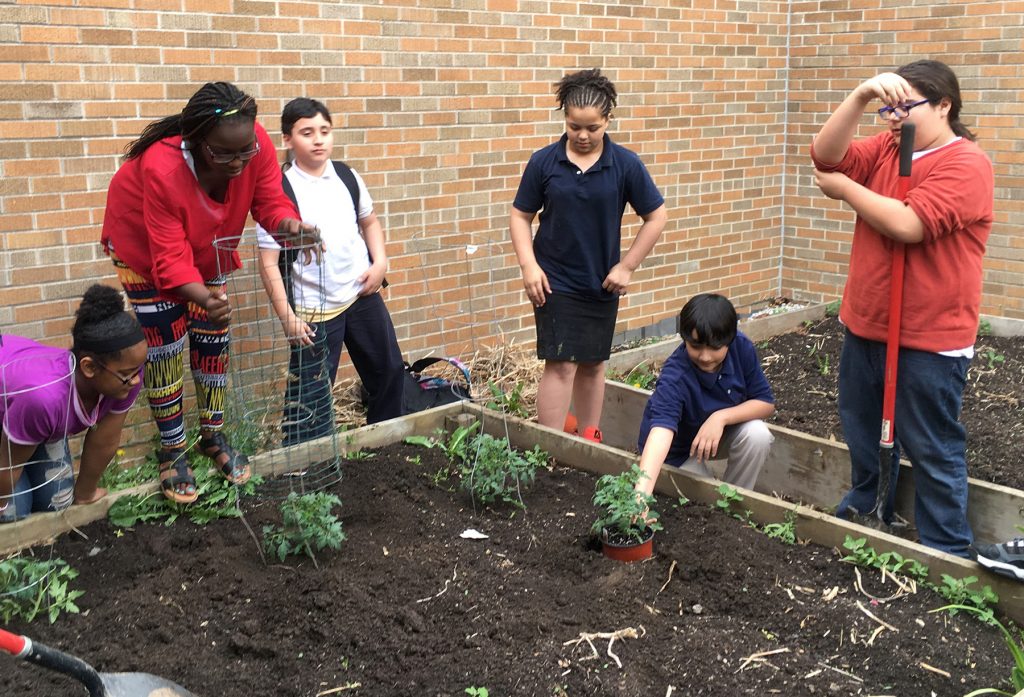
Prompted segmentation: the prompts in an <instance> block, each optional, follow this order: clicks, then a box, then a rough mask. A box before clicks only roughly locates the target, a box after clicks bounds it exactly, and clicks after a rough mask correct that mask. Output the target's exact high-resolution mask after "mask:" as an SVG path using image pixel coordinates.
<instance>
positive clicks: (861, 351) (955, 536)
mask: <svg viewBox="0 0 1024 697" xmlns="http://www.w3.org/2000/svg"><path fill="white" fill-rule="evenodd" d="M969 363H970V359H968V358H964V357H956V358H954V357H950V356H940V355H939V354H937V353H928V352H926V351H914V350H910V349H903V348H901V349H900V354H899V365H898V368H897V374H896V415H895V441H896V442H895V447H894V448H893V449H892V450H893V452H892V459H891V462H890V466H891V467H892V488H891V491H890V496H889V500H888V501H887V502H886V504H885V508H884V509H883V514H884V517H885V519H886V520H891V519H892V511H893V506H894V501H895V494H896V478H897V476H898V474H899V457H900V450H902V451H903V452H904V453H906V456H907V458H908V459H909V460H910V462H911V464H912V465H913V469H912V472H913V475H914V490H915V491H914V522H915V525H916V526H917V532H918V536H919V537H920V539H921V543H922V544H924V545H927V546H929V547H933V548H935V549H938V550H942V551H943V552H949V553H950V554H955V555H957V556H960V557H968V556H969V555H968V546H969V545H970V544H971V542H973V539H974V537H973V534H972V533H971V526H970V524H969V523H968V522H967V460H966V449H967V432H966V430H965V429H964V426H963V424H961V423H960V406H961V403H962V401H963V392H964V385H965V384H966V381H967V366H968V364H969ZM884 384H885V344H884V343H882V342H878V341H868V340H866V339H862V338H860V337H858V336H856V335H854V334H852V333H851V332H850V331H849V330H847V332H846V337H845V339H844V341H843V352H842V357H841V359H840V363H839V418H840V421H841V423H842V426H843V435H844V437H845V439H846V444H847V445H848V446H849V448H850V463H851V479H852V485H853V487H852V488H851V489H850V491H849V493H847V494H846V496H844V497H843V500H842V501H841V502H840V503H839V506H838V508H837V509H836V515H838V516H840V517H846V515H847V509H848V508H852V509H854V510H855V511H857V512H860V513H867V512H868V511H870V510H871V508H872V507H873V506H874V504H875V495H876V490H877V487H878V468H879V458H880V455H879V447H878V443H879V440H880V438H881V425H882V390H883V386H884Z"/></svg>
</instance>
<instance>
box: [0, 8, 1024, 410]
mask: <svg viewBox="0 0 1024 697" xmlns="http://www.w3.org/2000/svg"><path fill="white" fill-rule="evenodd" d="M882 4H883V5H884V6H883V7H878V3H861V2H854V1H852V0H844V1H843V2H839V1H838V0H821V1H819V2H781V1H776V2H771V1H762V0H692V1H685V2H684V1H681V0H653V1H652V0H644V1H643V2H639V1H638V0H611V1H609V2H601V3H591V2H573V1H565V2H560V1H556V0H552V1H545V0H535V1H528V0H519V1H517V0H449V1H444V0H440V1H438V2H431V3H425V2H422V1H416V0H381V1H379V2H348V1H346V2H314V1H312V0H295V1H292V2H260V1H254V0H202V2H200V1H199V0H90V2H88V3H86V4H83V5H76V6H70V5H68V4H67V3H66V2H65V1H64V0H53V1H52V2H50V3H47V2H37V3H33V4H12V3H11V2H10V1H9V0H0V8H2V9H0V175H2V176H0V327H2V331H4V332H11V333H18V334H23V335H26V336H30V337H34V338H38V339H41V340H44V341H47V342H51V343H56V344H67V338H66V335H67V330H68V327H69V324H70V320H69V318H70V316H71V313H72V311H73V309H74V306H75V305H76V302H77V298H78V296H79V295H80V293H81V292H82V290H84V288H85V287H86V286H87V285H88V283H90V282H91V281H93V280H95V279H99V280H102V281H104V282H109V283H112V284H116V281H115V280H114V277H113V274H112V273H111V267H110V265H109V263H108V261H107V260H106V258H105V257H104V256H103V254H102V252H101V251H100V249H99V246H98V244H97V240H98V238H99V232H100V224H101V222H102V217H103V202H104V197H105V191H106V186H107V183H108V181H109V178H110V176H111V175H112V173H113V172H114V171H115V169H116V167H117V165H118V154H119V153H120V152H121V151H122V149H123V147H124V146H125V145H126V144H127V143H128V142H129V141H131V140H132V139H133V138H134V137H136V136H137V135H138V134H139V132H140V131H141V130H142V128H143V127H144V126H145V125H146V124H147V123H149V122H150V121H152V120H155V119H157V118H159V117H162V116H165V115H167V114H170V113H174V112H176V111H178V110H180V108H181V107H182V106H183V104H184V102H185V101H186V100H187V99H188V97H189V96H190V95H191V94H192V92H193V91H194V90H195V89H196V87H198V86H199V85H200V84H201V83H202V82H205V81H207V80H230V81H233V82H236V83H238V84H239V85H240V86H241V87H242V88H243V89H245V90H246V91H247V92H249V93H251V94H253V95H254V96H256V97H257V99H258V102H259V105H260V112H261V116H260V119H261V121H262V123H263V124H264V125H265V126H266V127H267V129H268V130H269V131H270V132H271V133H272V134H274V135H275V138H277V136H276V133H277V132H278V131H279V120H278V114H279V113H280V108H281V106H282V105H283V103H284V102H285V101H287V100H288V99H290V98H292V97H294V96H300V95H307V96H312V97H317V98H320V99H322V100H324V101H325V102H326V103H327V104H328V106H329V107H330V108H331V110H332V111H333V112H334V114H335V124H336V126H337V127H338V132H337V136H336V143H337V152H336V155H337V156H338V157H340V158H343V159H345V160H346V161H348V162H349V163H350V164H352V165H353V166H354V167H355V168H356V169H357V170H359V172H360V173H361V174H363V175H364V177H365V179H366V181H367V183H368V185H369V187H370V191H371V194H372V195H373V197H374V199H375V200H376V207H377V212H378V214H379V215H380V216H381V219H382V220H383V222H384V225H385V228H386V230H387V232H388V235H389V242H388V249H389V255H390V257H391V262H392V263H391V271H390V272H389V274H388V278H389V281H390V282H391V284H392V285H391V287H390V289H389V291H388V293H387V300H388V303H389V306H390V308H391V310H392V313H393V316H394V319H395V322H396V326H397V330H398V333H399V338H400V340H401V342H402V346H403V350H404V352H405V353H406V354H407V355H409V356H410V357H418V356H420V355H423V354H425V353H428V352H436V351H445V352H448V353H454V354H460V355H465V354H467V353H469V352H471V351H472V350H473V349H475V348H477V347H479V346H480V345H483V344H486V343H488V342H493V341H499V340H512V339H514V340H516V341H518V342H520V343H529V342H531V341H532V337H533V322H532V313H531V311H530V308H529V306H528V303H527V302H526V299H525V295H524V294H523V293H522V290H521V284H520V280H519V270H518V267H517V265H516V263H515V259H514V255H513V254H512V250H511V245H509V244H508V242H507V220H508V212H509V206H510V204H511V201H512V199H513V196H514V193H515V188H516V186H517V184H518V179H519V175H520V173H521V171H522V168H523V166H524V164H525V162H526V160H527V158H528V156H529V154H530V153H531V152H532V151H534V150H536V149H537V148H540V147H542V146H543V145H545V144H547V143H549V142H550V141H551V140H553V139H554V138H556V137H557V136H558V135H559V134H560V133H561V131H562V123H561V119H560V114H559V113H558V112H555V111H554V99H553V96H552V85H553V83H554V82H556V81H557V80H558V79H559V78H560V77H561V76H562V75H563V74H564V73H565V72H567V71H571V70H576V69H579V68H582V67H592V66H600V67H602V68H603V69H604V70H605V72H606V73H607V74H608V75H609V76H610V77H611V78H612V79H613V80H614V81H615V83H616V85H617V87H618V89H619V93H620V100H619V101H620V103H619V107H618V108H617V109H616V110H615V116H616V118H615V121H614V122H613V125H612V127H611V129H610V133H611V134H612V137H613V138H615V139H616V140H617V141H619V142H620V143H623V144H625V145H627V146H628V147H630V148H632V149H634V150H636V151H637V152H638V153H640V155H641V157H642V158H643V160H644V162H645V163H646V164H647V166H648V168H649V169H650V171H651V173H652V175H653V176H654V179H655V181H656V183H657V184H658V186H659V187H660V188H661V190H662V192H663V193H664V194H665V197H666V199H667V205H668V209H669V223H668V226H667V228H666V231H665V235H664V237H663V239H662V241H661V242H660V243H659V244H658V246H657V247H656V248H655V250H654V252H653V254H652V255H651V257H650V258H649V259H648V261H647V263H645V265H644V267H643V268H642V269H641V270H640V271H639V272H638V273H637V274H636V275H635V277H634V286H633V288H632V292H631V293H630V295H629V296H628V297H627V300H626V302H625V303H624V305H623V307H622V310H621V312H620V323H619V328H620V330H626V329H633V328H639V327H644V326H647V325H650V324H653V323H655V322H658V321H659V320H663V319H664V318H666V317H668V316H670V315H672V314H675V313H676V312H678V309H679V307H680V306H681V305H682V303H683V302H685V300H686V298H688V297H689V296H690V295H692V294H693V293H695V292H699V291H711V290H714V291H720V292H724V293H726V294H727V295H729V296H730V297H732V298H733V299H734V301H735V302H736V303H737V305H738V306H740V307H741V309H742V308H748V307H750V306H751V305H755V304H757V303H758V302H759V301H763V300H764V299H766V298H768V297H771V296H774V295H779V294H786V295H792V296H795V297H798V298H801V299H830V298H832V297H835V296H836V295H838V293H839V292H840V290H841V286H842V282H843V276H844V273H845V266H844V264H845V259H846V253H847V251H848V244H849V234H850V230H851V228H852V224H851V220H852V218H851V216H850V215H849V214H848V213H847V212H845V211H843V210H842V209H841V208H840V207H839V206H837V205H834V204H833V203H831V202H828V201H826V200H824V198H823V197H822V196H821V195H820V194H818V193H817V191H816V190H812V187H811V186H810V176H809V175H810V165H809V161H808V158H807V153H806V151H807V145H808V143H809V140H810V137H811V135H812V134H813V133H814V132H815V131H816V129H817V127H818V125H819V124H820V123H821V121H822V120H823V119H824V117H825V116H826V114H827V113H828V112H829V111H830V109H831V108H832V107H834V105H835V104H837V103H838V101H839V100H840V99H841V98H842V96H843V95H844V94H845V93H846V92H847V91H848V90H849V89H850V88H852V87H853V86H854V85H855V84H856V82H857V81H858V80H860V79H863V78H865V77H867V76H869V75H871V74H873V73H874V72H875V71H877V70H878V69H882V68H889V67H892V66H893V65H896V64H899V63H901V62H904V61H905V60H907V59H909V58H912V57H917V56H923V55H929V56H935V57H945V58H946V59H947V60H948V62H950V63H951V64H953V65H954V67H955V68H956V69H957V70H958V72H959V74H960V76H961V78H962V81H963V83H964V87H965V100H966V104H967V106H966V108H965V110H964V116H965V120H966V121H967V122H968V123H969V124H971V125H973V126H975V127H976V129H977V131H978V133H979V136H980V141H981V143H982V145H983V146H984V147H985V148H986V149H987V150H988V152H989V153H990V154H991V155H992V157H993V160H994V162H995V163H996V172H997V196H998V199H999V200H998V206H997V208H998V214H997V221H998V222H997V226H996V230H995V231H994V234H993V240H992V249H991V252H990V255H989V260H988V262H987V276H986V287H985V290H986V295H985V308H984V309H985V311H986V312H989V313H993V314H1004V315H1009V316H1017V317H1020V316H1024V298H1022V294H1024V289H1022V284H1021V281H1020V278H1021V271H1022V269H1021V256H1022V253H1024V252H1022V248H1024V243H1022V242H1021V237H1020V236H1019V235H1016V234H1014V232H1015V231H1018V230H1019V229H1020V222H1021V219H1020V216H1021V207H1022V206H1024V204H1022V203H1020V202H1019V200H1020V199H1021V198H1022V197H1021V196H1020V195H1019V189H1020V176H1021V157H1022V155H1021V148H1020V146H1019V144H1018V142H1016V141H1015V140H1014V138H1015V137H1017V136H1019V134H1020V133H1021V132H1022V130H1021V117H1020V113H1021V109H1020V106H1019V104H1020V103H1021V102H1022V100H1021V90H1022V86H1024V74H1022V71H1021V66H1020V60H1021V59H1020V55H1021V53H1020V38H1021V31H1022V30H1021V25H1022V21H1021V20H1022V17H1024V4H1022V3H1020V2H971V3H954V2H933V3H922V2H916V3H913V4H911V3H910V2H909V0H902V1H901V2H885V3H882ZM84 5H87V6H84ZM870 126H871V125H870V123H869V121H868V119H867V118H865V132H868V130H869V128H870ZM278 140H279V139H278ZM624 222H625V224H624V228H623V230H624V237H625V238H626V244H628V243H629V241H631V239H632V236H633V235H634V234H635V233H636V230H637V229H638V227H639V225H638V219H636V218H635V216H633V215H632V213H631V212H627V216H626V218H625V221H624ZM250 300H251V301H252V302H255V299H250ZM136 416H139V415H138V414H136ZM139 419H141V420H144V415H142V416H139Z"/></svg>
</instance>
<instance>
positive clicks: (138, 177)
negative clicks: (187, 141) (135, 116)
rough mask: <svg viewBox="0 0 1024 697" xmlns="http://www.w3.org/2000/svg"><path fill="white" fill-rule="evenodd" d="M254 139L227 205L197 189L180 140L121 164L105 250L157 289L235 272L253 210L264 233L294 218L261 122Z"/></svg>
mask: <svg viewBox="0 0 1024 697" xmlns="http://www.w3.org/2000/svg"><path fill="white" fill-rule="evenodd" d="M256 138H257V139H258V141H259V144H260V152H259V154H258V155H256V157H254V158H253V159H252V160H251V161H250V162H249V164H248V166H246V167H245V169H243V170H242V173H241V174H240V175H238V176H237V177H235V178H234V179H232V180H231V181H230V182H228V189H227V195H226V197H225V199H224V203H218V202H217V201H214V200H213V199H211V198H210V197H209V196H208V195H207V194H206V192H205V191H203V189H202V188H200V186H199V182H198V181H197V180H196V177H195V175H194V174H193V173H192V170H191V169H189V166H188V163H187V162H185V158H184V156H183V154H182V150H181V136H174V137H171V138H165V139H163V140H161V141H158V142H156V143H154V144H153V145H151V146H150V147H149V148H148V149H147V150H146V151H145V152H144V153H143V154H142V156H141V157H137V158H135V159H134V160H129V161H128V162H125V163H124V165H122V166H121V168H120V169H119V170H118V171H117V172H116V173H115V174H114V178H113V179H112V180H111V181H110V188H109V189H108V190H107V208H106V211H105V212H104V215H103V237H102V239H101V241H102V243H103V247H104V249H106V250H107V251H108V253H109V251H110V248H111V247H113V249H114V252H115V253H116V254H117V256H118V257H120V258H121V260H122V261H124V262H125V263H126V264H127V265H128V267H129V268H131V269H132V270H133V271H135V272H137V273H139V274H141V275H142V276H144V277H145V278H147V279H148V280H150V281H152V282H153V285H155V286H156V287H157V290H160V291H163V290H166V289H169V288H176V287H178V286H182V285H184V284H186V283H203V282H204V281H207V280H209V279H212V278H214V277H216V276H217V275H218V274H219V273H224V274H226V273H229V272H231V271H234V270H235V269H237V268H240V267H241V265H242V264H241V260H240V259H239V257H238V252H237V251H235V250H236V247H237V246H238V242H239V240H240V238H241V235H242V232H243V231H244V229H245V223H246V219H247V217H248V215H249V213H250V212H252V217H253V219H254V220H256V222H258V223H259V224H260V225H262V226H263V227H264V228H265V229H267V230H277V227H278V225H279V224H280V223H281V220H283V219H284V218H299V213H298V211H297V210H296V209H295V205H294V204H293V203H292V202H291V200H290V199H289V198H288V197H287V196H286V195H285V194H284V192H283V191H282V189H281V169H280V167H279V166H278V164H277V158H276V150H275V148H274V143H273V141H271V140H270V136H268V135H267V132H266V131H265V130H264V129H263V127H262V126H261V125H260V124H258V123H257V124H256ZM217 240H220V243H219V244H218V247H220V248H221V249H220V250H218V249H217V248H215V247H214V242H215V241H217Z"/></svg>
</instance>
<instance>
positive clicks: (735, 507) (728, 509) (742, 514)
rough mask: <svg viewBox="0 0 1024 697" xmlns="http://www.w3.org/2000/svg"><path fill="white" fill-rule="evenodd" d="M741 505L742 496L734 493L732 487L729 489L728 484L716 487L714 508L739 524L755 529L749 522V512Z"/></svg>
mask: <svg viewBox="0 0 1024 697" xmlns="http://www.w3.org/2000/svg"><path fill="white" fill-rule="evenodd" d="M741 503H743V495H742V494H740V492H738V491H736V489H735V488H734V487H731V486H729V485H728V484H719V485H718V500H717V501H715V507H716V508H717V509H718V510H720V511H722V512H723V513H727V514H729V515H731V516H732V517H733V518H735V519H736V520H738V521H740V522H743V523H746V524H747V525H750V526H751V527H756V526H755V525H754V524H753V523H752V522H751V521H750V514H751V511H749V510H747V509H745V508H741V507H740V504H741Z"/></svg>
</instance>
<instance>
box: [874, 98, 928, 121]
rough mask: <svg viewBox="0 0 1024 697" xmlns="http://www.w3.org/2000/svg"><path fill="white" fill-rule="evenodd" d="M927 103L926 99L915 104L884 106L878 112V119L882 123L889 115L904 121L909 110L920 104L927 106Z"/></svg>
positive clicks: (908, 114)
mask: <svg viewBox="0 0 1024 697" xmlns="http://www.w3.org/2000/svg"><path fill="white" fill-rule="evenodd" d="M929 101H930V100H928V99H922V100H920V101H917V102H911V103H910V104H897V105H896V106H884V107H882V108H881V109H879V110H878V118H880V119H882V120H883V121H888V120H889V117H890V116H891V115H893V114H895V115H896V118H898V119H905V118H907V117H908V116H910V110H911V109H913V108H914V107H916V106H921V105H922V104H927V103H928V102H929Z"/></svg>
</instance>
